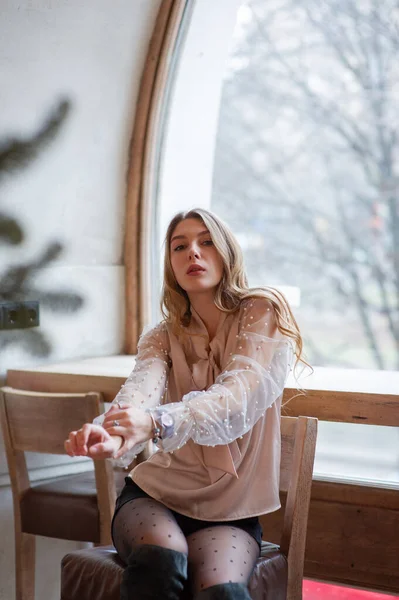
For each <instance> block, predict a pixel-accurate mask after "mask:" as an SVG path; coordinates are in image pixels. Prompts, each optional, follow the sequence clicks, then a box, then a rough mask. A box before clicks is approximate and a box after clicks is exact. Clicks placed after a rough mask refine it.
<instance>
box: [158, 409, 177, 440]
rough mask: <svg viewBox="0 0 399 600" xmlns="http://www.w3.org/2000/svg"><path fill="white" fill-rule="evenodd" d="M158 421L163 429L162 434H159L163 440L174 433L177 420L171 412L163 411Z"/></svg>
mask: <svg viewBox="0 0 399 600" xmlns="http://www.w3.org/2000/svg"><path fill="white" fill-rule="evenodd" d="M157 423H158V424H159V426H160V429H161V434H160V436H159V437H160V438H161V440H164V439H165V438H169V437H172V435H173V433H174V426H175V420H174V418H173V417H172V415H171V414H169V413H162V414H161V415H160V417H158V419H157Z"/></svg>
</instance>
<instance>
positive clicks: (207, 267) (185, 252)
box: [170, 219, 223, 296]
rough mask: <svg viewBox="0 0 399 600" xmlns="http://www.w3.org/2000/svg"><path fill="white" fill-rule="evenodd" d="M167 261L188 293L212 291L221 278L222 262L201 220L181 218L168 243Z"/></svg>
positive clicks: (178, 281)
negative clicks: (168, 254) (168, 255)
mask: <svg viewBox="0 0 399 600" xmlns="http://www.w3.org/2000/svg"><path fill="white" fill-rule="evenodd" d="M170 259H171V264H172V269H173V273H174V275H175V277H176V280H177V283H178V284H179V285H180V287H182V288H183V290H185V291H186V292H187V294H188V295H189V296H190V294H195V293H203V292H206V291H211V290H215V288H216V287H217V285H218V284H219V282H220V280H221V278H222V275H223V261H222V259H221V257H220V255H219V253H218V251H217V250H216V248H215V246H214V245H213V242H212V238H211V236H210V233H209V231H208V230H207V228H206V226H205V225H204V223H203V222H202V221H201V220H200V219H184V221H180V223H179V224H178V225H177V226H176V228H175V230H174V232H173V233H172V237H171V242H170Z"/></svg>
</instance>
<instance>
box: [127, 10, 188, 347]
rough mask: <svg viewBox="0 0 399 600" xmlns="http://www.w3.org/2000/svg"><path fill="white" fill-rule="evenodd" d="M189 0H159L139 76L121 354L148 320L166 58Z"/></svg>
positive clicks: (167, 68)
mask: <svg viewBox="0 0 399 600" xmlns="http://www.w3.org/2000/svg"><path fill="white" fill-rule="evenodd" d="M188 2H189V0H162V3H161V6H160V9H159V12H158V16H157V19H156V22H155V27H154V31H153V34H152V38H151V41H150V45H149V48H148V52H147V57H146V61H145V64H144V70H143V75H142V78H141V84H140V90H139V96H138V101H137V109H136V115H135V121H134V128H133V136H132V140H131V145H130V156H129V167H128V173H127V192H126V211H125V238H124V266H125V338H124V348H123V352H124V354H134V353H136V351H137V341H138V338H139V335H140V332H141V330H142V328H143V326H144V324H145V323H147V322H148V320H149V308H148V307H149V303H150V283H151V273H150V272H149V265H148V256H150V255H151V244H152V243H153V240H152V237H151V234H152V231H151V214H152V210H153V209H154V206H153V205H152V198H153V191H154V186H155V183H156V182H155V177H156V174H155V168H154V167H155V162H156V149H157V143H158V142H159V136H160V130H161V114H162V113H161V110H162V107H163V103H164V101H165V95H166V91H167V83H168V77H169V75H170V64H171V60H172V56H173V52H174V49H175V44H176V41H177V37H178V33H179V28H180V25H181V22H182V19H183V15H184V10H185V8H186V5H187V3H188Z"/></svg>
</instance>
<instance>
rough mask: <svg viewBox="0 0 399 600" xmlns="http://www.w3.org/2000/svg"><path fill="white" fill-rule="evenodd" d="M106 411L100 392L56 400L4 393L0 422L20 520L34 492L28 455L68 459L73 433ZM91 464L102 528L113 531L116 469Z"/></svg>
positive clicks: (20, 392)
mask: <svg viewBox="0 0 399 600" xmlns="http://www.w3.org/2000/svg"><path fill="white" fill-rule="evenodd" d="M102 411H103V400H102V396H101V394H99V393H97V392H89V393H87V394H55V393H45V392H31V391H26V390H16V389H13V388H10V387H3V388H0V421H1V426H2V430H3V438H4V444H5V449H6V455H7V462H8V469H9V473H10V479H11V487H12V491H13V499H14V511H16V515H17V514H18V513H19V502H20V499H21V496H22V494H23V493H24V492H25V491H26V490H27V489H28V488H29V487H30V481H29V474H28V470H27V468H26V460H25V454H24V453H25V452H42V453H46V454H66V452H65V449H64V441H65V440H66V439H67V437H68V434H69V432H70V431H73V430H77V429H80V428H81V427H82V425H83V424H84V423H91V422H92V421H93V419H94V418H95V417H97V416H98V415H99V414H101V412H102ZM93 462H94V469H95V477H96V487H97V502H98V508H99V514H100V528H101V530H102V531H106V530H108V531H110V528H111V519H112V513H113V510H114V506H115V499H116V492H115V484H114V476H113V470H112V465H111V464H110V463H109V461H104V460H96V461H93ZM107 528H108V529H107Z"/></svg>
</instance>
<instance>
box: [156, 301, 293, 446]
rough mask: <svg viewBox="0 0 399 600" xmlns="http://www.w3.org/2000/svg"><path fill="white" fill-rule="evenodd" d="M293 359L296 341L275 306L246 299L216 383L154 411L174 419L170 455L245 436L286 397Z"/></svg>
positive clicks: (163, 444)
mask: <svg viewBox="0 0 399 600" xmlns="http://www.w3.org/2000/svg"><path fill="white" fill-rule="evenodd" d="M292 359H293V349H292V344H291V341H290V340H289V339H288V338H286V337H284V336H283V335H282V334H281V333H280V332H279V330H278V329H277V327H276V320H275V315H274V309H273V307H272V305H271V303H270V302H268V301H267V300H266V299H263V298H258V299H252V300H250V301H246V304H245V306H244V307H243V309H242V318H241V321H240V325H239V333H238V335H237V343H236V348H235V351H234V352H232V354H231V356H230V358H229V361H228V364H227V365H226V366H225V368H224V369H223V371H222V373H220V375H219V376H218V377H217V378H216V380H215V383H214V384H213V385H212V386H210V387H209V388H208V389H207V390H206V391H202V392H198V391H194V392H190V393H188V394H186V395H185V396H184V397H183V399H182V402H177V403H170V404H164V405H163V406H160V407H158V408H156V409H155V410H153V411H151V412H152V413H153V415H154V417H155V418H156V419H158V418H159V417H160V415H161V414H162V413H165V412H167V413H169V414H170V415H172V417H173V419H174V432H173V435H171V436H170V437H167V438H165V439H164V440H162V449H163V450H164V451H166V452H171V451H173V450H175V449H177V448H179V447H181V446H182V445H183V444H185V443H186V442H187V441H188V440H189V439H190V438H192V439H193V440H194V441H195V442H196V443H197V444H200V445H206V446H215V445H222V444H228V443H230V442H232V441H233V440H234V439H237V438H238V437H240V436H242V435H243V434H245V433H246V432H247V431H249V430H250V429H251V428H252V427H253V426H254V424H255V423H256V422H257V421H258V419H259V418H260V417H261V416H262V415H264V414H265V411H266V410H267V409H268V408H269V407H270V406H271V405H272V404H273V403H274V402H275V401H276V400H277V399H278V398H279V397H280V396H281V394H282V392H283V389H284V385H285V382H286V379H287V375H288V373H289V370H290V366H291V362H292Z"/></svg>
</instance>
